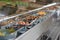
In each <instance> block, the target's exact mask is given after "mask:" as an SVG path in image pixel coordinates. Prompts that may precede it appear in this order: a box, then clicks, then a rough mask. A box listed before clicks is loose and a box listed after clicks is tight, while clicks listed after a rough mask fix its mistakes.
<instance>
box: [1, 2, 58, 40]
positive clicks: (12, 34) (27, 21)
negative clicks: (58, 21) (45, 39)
mask: <svg viewBox="0 0 60 40" xmlns="http://www.w3.org/2000/svg"><path fill="white" fill-rule="evenodd" d="M57 4H59V3H52V4H48V5H45V6H43V7H41V8H37V9H34V10H30V11H28V12H25V13H22V14H17V15H13V16H8V17H5V18H2V19H0V26H1V27H0V34H1V35H0V39H1V40H37V39H38V38H39V37H40V36H41V35H42V33H44V32H46V31H47V30H51V29H53V28H54V27H50V26H48V25H49V24H51V22H52V18H54V17H53V15H54V14H55V11H54V10H52V11H51V10H48V9H46V8H49V7H51V6H54V5H57Z"/></svg>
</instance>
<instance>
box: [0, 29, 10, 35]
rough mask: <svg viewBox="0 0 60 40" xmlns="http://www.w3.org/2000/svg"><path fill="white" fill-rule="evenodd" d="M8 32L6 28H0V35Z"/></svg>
mask: <svg viewBox="0 0 60 40" xmlns="http://www.w3.org/2000/svg"><path fill="white" fill-rule="evenodd" d="M9 34H10V33H9V31H8V30H6V29H0V36H8V35H9Z"/></svg>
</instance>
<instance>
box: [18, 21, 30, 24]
mask: <svg viewBox="0 0 60 40" xmlns="http://www.w3.org/2000/svg"><path fill="white" fill-rule="evenodd" d="M18 24H20V25H29V23H28V22H24V21H19V22H18Z"/></svg>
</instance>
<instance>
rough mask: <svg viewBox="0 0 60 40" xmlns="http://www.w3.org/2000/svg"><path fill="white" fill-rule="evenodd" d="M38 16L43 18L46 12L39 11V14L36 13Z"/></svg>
mask: <svg viewBox="0 0 60 40" xmlns="http://www.w3.org/2000/svg"><path fill="white" fill-rule="evenodd" d="M38 14H39V15H41V16H44V15H46V12H45V11H40V12H38Z"/></svg>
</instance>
